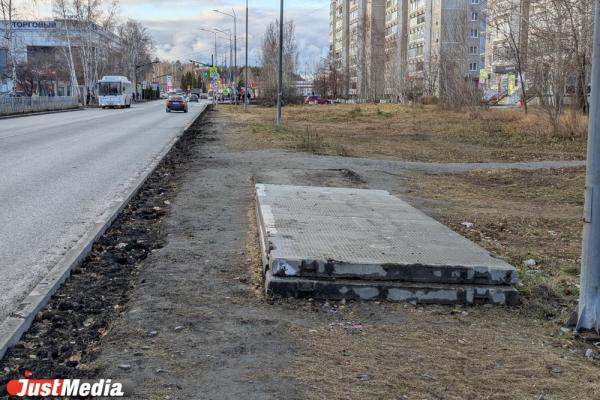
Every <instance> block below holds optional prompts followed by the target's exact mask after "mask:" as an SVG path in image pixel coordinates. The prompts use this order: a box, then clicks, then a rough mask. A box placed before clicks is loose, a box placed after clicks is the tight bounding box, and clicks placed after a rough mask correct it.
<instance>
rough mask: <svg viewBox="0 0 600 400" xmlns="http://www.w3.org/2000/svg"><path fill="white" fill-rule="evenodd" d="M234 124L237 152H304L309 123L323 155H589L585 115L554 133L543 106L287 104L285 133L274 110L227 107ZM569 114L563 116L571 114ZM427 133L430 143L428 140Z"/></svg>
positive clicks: (458, 158)
mask: <svg viewBox="0 0 600 400" xmlns="http://www.w3.org/2000/svg"><path fill="white" fill-rule="evenodd" d="M218 112H221V113H223V114H224V115H225V116H226V117H227V118H229V119H230V120H231V122H232V124H231V129H232V135H228V137H227V138H228V140H227V144H228V145H230V146H231V147H234V148H237V149H262V148H281V149H291V150H299V151H305V150H304V148H305V146H304V145H303V144H302V142H303V140H304V138H305V132H306V129H307V128H308V129H309V130H310V131H311V132H313V133H314V134H315V135H318V136H319V137H320V138H321V140H322V142H323V148H322V149H321V150H320V151H321V154H332V155H333V154H340V152H339V151H337V149H338V148H339V146H341V147H343V149H344V151H343V152H341V153H343V154H347V155H348V156H352V157H365V158H376V159H401V160H409V161H435V162H486V161H535V160H547V159H556V160H574V159H584V157H585V147H586V138H585V132H583V131H582V127H583V126H584V125H585V122H586V120H585V118H583V117H581V116H577V118H573V117H570V119H569V121H571V123H570V128H569V130H570V131H571V132H577V134H569V135H567V134H565V135H560V136H553V135H552V132H553V130H552V127H551V126H550V125H549V124H548V123H547V119H546V117H545V116H544V114H543V113H542V111H541V110H539V109H536V108H535V107H533V108H532V111H531V112H530V113H529V114H528V115H525V114H524V113H523V112H522V111H521V110H518V109H509V110H494V109H493V110H480V111H470V112H453V111H445V110H442V109H440V108H439V107H438V106H436V105H415V106H402V105H395V104H376V105H375V104H361V105H352V104H337V105H320V106H305V105H299V106H286V107H285V108H284V112H283V125H284V128H283V131H284V132H285V134H281V132H280V131H276V130H274V128H273V126H274V121H275V111H274V109H273V108H266V107H250V109H249V112H248V113H243V111H242V107H236V106H230V105H223V106H220V107H219V108H218ZM567 117H568V116H565V118H567ZM423 138H425V140H423Z"/></svg>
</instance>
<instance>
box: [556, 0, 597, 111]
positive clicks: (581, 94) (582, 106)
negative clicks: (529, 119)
mask: <svg viewBox="0 0 600 400" xmlns="http://www.w3.org/2000/svg"><path fill="white" fill-rule="evenodd" d="M561 3H562V4H561V8H562V10H563V13H564V16H565V17H566V18H565V24H566V29H568V32H569V36H570V42H571V45H572V52H571V54H572V56H573V57H574V58H575V60H574V63H573V64H574V68H575V69H574V70H575V72H576V87H575V100H576V103H575V104H576V106H577V109H578V110H579V111H582V112H584V113H587V112H588V109H589V104H588V83H589V82H590V74H591V64H592V63H591V59H592V42H593V40H592V39H593V34H594V3H595V2H594V1H593V0H561Z"/></svg>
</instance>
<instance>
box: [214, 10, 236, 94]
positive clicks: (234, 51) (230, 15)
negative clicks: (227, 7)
mask: <svg viewBox="0 0 600 400" xmlns="http://www.w3.org/2000/svg"><path fill="white" fill-rule="evenodd" d="M213 11H214V12H216V13H219V14H223V15H227V16H228V17H231V18H233V53H234V57H233V58H234V70H236V72H235V73H234V74H233V80H234V84H235V88H236V92H237V79H236V78H237V14H236V13H235V10H234V9H233V8H232V9H231V12H232V14H229V13H226V12H224V11H221V10H216V9H215V10H213ZM235 104H238V102H237V96H235Z"/></svg>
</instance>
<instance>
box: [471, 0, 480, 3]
mask: <svg viewBox="0 0 600 400" xmlns="http://www.w3.org/2000/svg"><path fill="white" fill-rule="evenodd" d="M471 4H479V0H471Z"/></svg>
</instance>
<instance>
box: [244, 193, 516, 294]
mask: <svg viewBox="0 0 600 400" xmlns="http://www.w3.org/2000/svg"><path fill="white" fill-rule="evenodd" d="M256 198H257V218H258V225H259V229H260V233H261V238H262V239H261V240H263V242H264V243H262V244H261V245H262V247H263V249H264V253H265V257H264V258H265V260H266V263H267V264H266V268H267V269H268V270H270V271H271V273H272V275H273V276H274V277H302V278H315V279H370V280H382V281H385V280H393V281H404V282H415V283H418V282H422V283H445V284H475V285H512V284H515V283H517V282H518V275H517V272H516V270H515V268H514V267H512V266H511V265H509V264H508V263H506V262H504V261H503V260H500V259H497V258H494V257H493V256H492V255H490V253H489V252H488V251H486V250H485V249H483V248H481V247H480V246H478V245H476V244H475V243H473V242H471V241H469V240H468V239H466V238H464V237H462V236H460V235H459V234H457V233H456V232H454V231H452V230H451V229H449V228H448V227H446V226H444V225H442V224H440V223H439V222H437V221H435V220H434V219H433V218H431V217H429V216H427V215H425V214H424V213H422V212H420V211H419V210H417V209H415V208H414V207H412V206H410V205H409V204H407V203H406V202H404V201H402V200H400V199H398V198H396V197H394V196H392V195H390V194H389V193H388V192H386V191H381V190H363V189H346V188H321V187H306V186H285V185H263V184H258V185H256Z"/></svg>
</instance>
